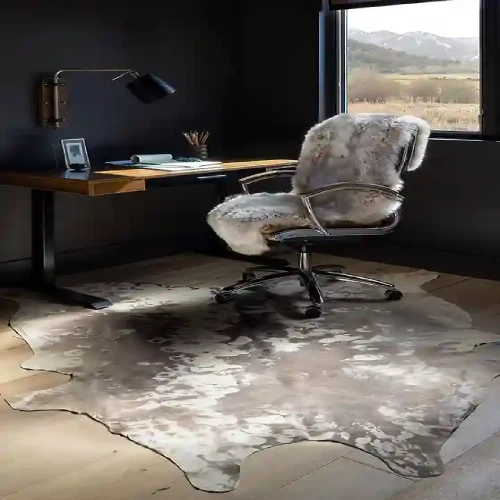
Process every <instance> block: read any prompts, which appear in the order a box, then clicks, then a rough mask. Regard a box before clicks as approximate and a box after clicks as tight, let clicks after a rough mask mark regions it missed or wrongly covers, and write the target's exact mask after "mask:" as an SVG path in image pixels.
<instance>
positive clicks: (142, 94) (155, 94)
mask: <svg viewBox="0 0 500 500" xmlns="http://www.w3.org/2000/svg"><path fill="white" fill-rule="evenodd" d="M127 87H128V89H129V90H130V92H132V94H134V95H135V97H137V99H139V101H141V102H143V103H144V104H150V103H152V102H154V101H157V100H158V99H161V98H163V97H165V96H167V95H170V94H173V93H174V92H175V89H174V88H173V87H171V86H170V85H169V84H168V83H166V82H164V81H163V80H162V79H161V78H158V77H157V76H156V75H154V74H153V73H147V74H145V75H140V76H138V77H137V78H135V79H134V81H132V82H130V83H128V84H127Z"/></svg>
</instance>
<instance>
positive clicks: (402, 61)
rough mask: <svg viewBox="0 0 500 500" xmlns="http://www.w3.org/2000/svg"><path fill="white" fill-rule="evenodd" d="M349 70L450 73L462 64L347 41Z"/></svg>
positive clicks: (371, 44)
mask: <svg viewBox="0 0 500 500" xmlns="http://www.w3.org/2000/svg"><path fill="white" fill-rule="evenodd" d="M347 48H348V51H347V55H348V65H349V69H350V70H352V69H357V68H368V67H369V68H371V69H373V70H375V71H378V72H380V73H415V72H417V73H448V72H456V71H459V70H460V69H461V63H460V62H459V61H454V60H450V59H435V58H431V57H425V56H417V55H413V54H408V53H407V52H403V51H401V50H394V49H387V48H383V47H380V46H378V45H375V44H373V43H362V42H358V41H356V40H353V39H348V41H347Z"/></svg>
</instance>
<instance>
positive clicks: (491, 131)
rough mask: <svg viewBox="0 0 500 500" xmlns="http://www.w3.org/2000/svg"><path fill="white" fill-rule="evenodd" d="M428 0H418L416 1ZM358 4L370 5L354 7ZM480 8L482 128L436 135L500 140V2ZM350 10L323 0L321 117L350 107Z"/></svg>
mask: <svg viewBox="0 0 500 500" xmlns="http://www.w3.org/2000/svg"><path fill="white" fill-rule="evenodd" d="M427 1H428V0H427ZM427 1H426V0H417V1H416V2H415V3H427ZM431 1H432V0H431ZM397 4H398V2H397V0H391V1H383V2H381V4H380V6H388V5H397ZM371 7H372V8H376V7H373V6H371ZM354 8H367V6H366V5H364V6H363V4H361V5H359V6H353V7H351V9H354ZM480 9H481V13H480V68H481V72H480V111H479V113H480V117H481V127H480V130H479V131H477V132H474V131H458V130H457V131H454V130H432V132H431V137H433V138H443V139H447V138H448V139H449V138H455V139H457V138H459V139H471V140H479V139H487V140H500V58H499V57H498V56H497V54H500V30H498V31H497V26H500V2H492V1H491V0H481V1H480ZM348 10H350V9H346V8H343V9H340V8H338V7H337V8H336V7H334V6H331V5H330V2H329V1H328V0H322V9H321V12H320V26H319V27H320V29H319V39H320V46H319V56H320V61H319V62H320V65H319V82H320V87H319V95H320V100H319V118H320V120H323V119H326V118H327V117H330V116H334V115H336V114H338V113H344V112H346V111H347V70H348V68H347V12H348ZM332 49H333V50H332Z"/></svg>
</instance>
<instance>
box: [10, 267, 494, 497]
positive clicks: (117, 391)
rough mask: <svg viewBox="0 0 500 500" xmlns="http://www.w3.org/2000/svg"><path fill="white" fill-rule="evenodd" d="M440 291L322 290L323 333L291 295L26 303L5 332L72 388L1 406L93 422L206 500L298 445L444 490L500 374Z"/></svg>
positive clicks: (418, 276) (160, 293) (165, 292)
mask: <svg viewBox="0 0 500 500" xmlns="http://www.w3.org/2000/svg"><path fill="white" fill-rule="evenodd" d="M434 277H435V276H433V275H430V274H429V273H426V272H415V273H409V274H403V275H394V276H385V277H383V278H385V279H387V280H393V281H395V282H396V284H397V286H398V287H399V288H400V289H402V290H403V291H404V292H405V293H406V295H405V298H404V299H403V300H402V301H401V302H385V301H384V300H382V298H381V297H382V293H381V291H380V290H376V289H369V288H365V287H361V286H359V285H356V284H340V283H331V282H330V283H325V296H326V299H327V303H326V304H325V307H324V311H325V312H324V315H323V316H322V317H321V318H319V319H316V320H307V319H301V318H300V316H298V315H297V313H296V311H295V305H297V304H300V303H301V302H302V301H303V299H302V298H301V297H302V295H301V294H302V293H303V291H302V289H301V288H300V287H299V286H298V285H297V283H296V282H295V281H293V280H292V281H288V282H285V283H281V284H279V285H277V286H275V287H274V288H273V289H272V290H268V291H267V292H265V291H264V290H261V293H260V294H259V293H257V292H253V293H247V294H245V295H244V296H242V297H241V298H240V299H239V301H237V302H236V303H233V304H227V305H218V304H216V303H214V301H213V293H214V290H213V289H210V288H209V287H205V288H204V287H203V286H201V287H169V286H161V285H155V284H133V283H96V284H89V285H85V286H81V287H78V290H81V291H83V292H87V293H93V294H95V295H100V296H103V297H107V298H109V299H111V300H112V301H113V302H114V305H113V306H112V307H111V308H110V309H107V310H103V311H91V310H87V309H81V308H77V307H63V306H60V305H58V304H57V303H54V302H50V301H44V300H43V299H42V298H41V297H39V296H35V295H27V296H25V297H21V299H20V300H19V302H20V304H21V307H20V310H19V312H18V313H16V315H15V316H14V317H13V319H12V322H11V324H12V326H13V327H14V328H15V329H16V330H17V331H18V332H19V333H20V334H21V335H22V336H23V337H24V338H25V339H26V341H27V342H28V343H29V345H30V346H31V348H32V349H33V351H34V356H33V357H32V358H31V359H29V360H28V361H26V362H25V363H24V364H23V366H24V367H25V368H29V369H35V370H51V371H57V372H61V373H65V374H71V375H72V378H71V381H70V382H69V383H67V384H65V385H62V386H59V387H55V388H52V389H47V390H41V391H35V392H32V393H28V394H24V395H20V396H16V397H11V398H9V400H8V403H9V404H10V405H11V406H12V407H13V408H16V409H19V410H57V409H60V410H62V409H64V410H69V411H72V412H77V413H84V414H88V415H90V416H91V417H92V418H94V419H96V420H98V421H100V422H102V423H104V424H105V425H106V426H107V427H108V428H109V429H110V431H111V432H113V433H117V434H121V435H124V436H127V437H128V438H130V439H131V440H133V441H135V442H137V443H139V444H141V445H143V446H145V447H148V448H150V449H152V450H155V451H156V452H158V453H160V454H162V455H164V456H165V457H167V458H169V459H170V460H172V461H173V462H174V463H176V464H177V465H178V466H179V467H180V468H181V469H182V470H183V471H184V472H185V473H186V475H187V477H188V479H189V481H190V482H191V484H192V485H193V486H195V487H197V488H199V489H202V490H207V491H218V492H222V491H228V490H231V489H232V488H234V487H235V486H236V484H237V482H238V478H239V471H240V464H241V463H242V461H243V460H244V459H245V458H246V457H248V456H249V455H250V454H252V453H255V452H257V451H259V450H262V449H264V448H267V447H270V446H275V445H280V444H285V443H291V442H295V441H301V440H316V441H322V440H331V441H337V442H340V443H345V444H348V445H350V446H353V447H356V448H359V449H361V450H365V451H367V452H369V453H371V454H373V455H375V456H377V457H380V458H381V459H382V460H384V461H385V462H386V463H387V465H388V466H389V467H390V468H391V469H392V470H394V471H396V472H398V473H400V474H402V475H405V476H410V477H425V476H432V475H437V474H440V473H441V472H442V470H443V464H442V461H441V459H440V456H439V451H440V448H441V446H442V445H443V443H444V442H445V441H446V439H447V438H448V437H449V436H450V435H451V434H452V432H453V431H454V429H456V428H457V426H458V425H459V424H460V423H461V421H462V420H463V419H464V418H466V417H467V416H468V415H469V414H470V413H471V412H472V411H473V410H474V408H475V407H476V406H477V405H478V404H479V402H480V401H481V400H482V399H483V397H484V395H485V391H486V388H487V386H488V384H489V383H490V382H491V380H492V379H493V378H495V377H496V376H497V374H498V373H500V362H499V356H500V347H499V345H498V344H496V343H497V342H498V340H499V338H500V337H498V336H497V335H495V334H491V333H486V332H481V331H478V330H475V329H474V328H472V326H471V320H470V317H469V316H468V314H466V313H465V312H464V311H462V310H461V309H460V308H458V307H456V306H454V305H452V304H449V303H447V302H445V301H444V300H441V299H439V298H435V297H433V296H431V295H429V294H428V293H426V292H424V291H423V290H422V289H421V288H420V285H421V284H422V283H424V282H426V281H429V280H431V279H433V278H434ZM250 317H251V318H252V319H253V321H247V319H248V318H250Z"/></svg>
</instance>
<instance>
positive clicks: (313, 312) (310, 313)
mask: <svg viewBox="0 0 500 500" xmlns="http://www.w3.org/2000/svg"><path fill="white" fill-rule="evenodd" d="M305 316H306V318H308V319H315V318H319V317H320V316H321V307H319V306H309V307H308V308H307V309H306V313H305Z"/></svg>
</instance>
